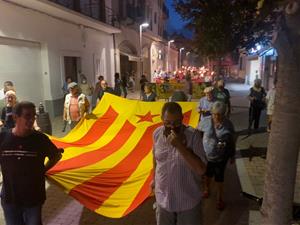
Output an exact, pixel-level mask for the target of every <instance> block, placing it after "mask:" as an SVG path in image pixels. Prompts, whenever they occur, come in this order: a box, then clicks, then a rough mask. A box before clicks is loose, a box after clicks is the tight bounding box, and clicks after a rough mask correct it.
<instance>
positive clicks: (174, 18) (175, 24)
mask: <svg viewBox="0 0 300 225" xmlns="http://www.w3.org/2000/svg"><path fill="white" fill-rule="evenodd" d="M165 3H166V6H167V8H168V9H169V20H168V22H167V26H166V27H167V32H168V34H172V33H174V32H175V31H177V32H178V31H179V32H180V33H183V34H184V36H186V37H188V38H191V37H192V33H191V31H188V30H186V29H184V26H185V24H186V22H184V21H183V20H182V18H181V16H180V15H179V14H178V13H177V12H176V11H175V8H174V6H173V0H165Z"/></svg>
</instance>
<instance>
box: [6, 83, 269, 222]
mask: <svg viewBox="0 0 300 225" xmlns="http://www.w3.org/2000/svg"><path fill="white" fill-rule="evenodd" d="M227 88H229V89H230V93H231V95H232V105H233V113H232V120H233V122H234V124H235V128H236V131H237V132H238V133H240V134H244V131H243V130H245V128H246V127H247V121H248V101H247V98H246V95H247V92H248V88H249V87H248V86H244V85H241V84H229V85H227ZM129 97H131V98H135V97H136V96H135V95H131V96H129ZM264 120H265V118H264V117H262V124H263V126H264ZM61 127H62V122H61V118H55V120H54V121H53V130H54V134H55V135H58V136H61V135H62V133H61V131H60V130H61ZM59 132H60V133H59ZM243 137H244V136H243ZM250 138H253V137H249V139H250ZM258 141H260V142H265V143H266V141H265V140H263V138H260V139H258ZM240 142H241V143H242V142H243V140H242V138H239V143H238V145H237V146H238V148H243V145H245V143H242V144H240ZM240 152H241V151H240V150H239V149H238V151H237V153H238V154H237V161H236V163H235V164H232V165H231V164H228V167H227V170H226V175H225V202H226V208H225V210H224V211H222V212H220V211H218V210H217V209H216V192H215V190H214V188H212V194H211V196H210V198H208V199H204V200H203V218H204V224H205V225H228V224H231V225H248V224H250V225H254V224H255V223H252V222H251V223H249V221H251V218H249V212H250V210H257V209H258V206H257V205H256V203H254V202H253V201H251V200H248V199H246V198H245V197H243V196H242V195H241V191H242V189H241V184H240V179H239V176H238V174H240V176H242V175H241V174H242V173H243V172H242V173H241V171H238V170H240V169H241V168H242V167H241V160H242V159H241V155H240ZM258 179H261V180H263V178H258ZM242 180H243V179H242ZM242 182H244V181H242ZM253 185H254V184H252V186H253ZM242 186H245V184H244V183H242ZM243 190H244V191H247V187H246V186H245V187H243ZM252 194H255V193H252ZM153 203H154V198H153V197H151V198H149V199H148V200H146V201H145V202H144V203H143V204H142V205H141V206H140V207H139V208H138V209H137V210H135V211H134V212H133V213H131V214H130V215H128V216H126V217H124V218H121V219H111V218H106V217H103V216H101V215H98V214H96V213H94V212H92V211H90V210H88V209H86V208H84V207H83V206H82V205H80V204H79V203H78V202H77V201H76V200H74V199H73V198H71V197H69V196H68V195H67V194H65V193H63V191H62V190H61V189H60V188H59V187H57V186H56V185H54V184H47V201H46V203H45V205H44V208H43V218H44V224H46V225H65V224H70V225H91V224H99V225H100V224H101V225H109V224H115V225H121V224H122V225H154V224H155V211H154V210H153ZM0 224H4V220H3V215H1V221H0Z"/></svg>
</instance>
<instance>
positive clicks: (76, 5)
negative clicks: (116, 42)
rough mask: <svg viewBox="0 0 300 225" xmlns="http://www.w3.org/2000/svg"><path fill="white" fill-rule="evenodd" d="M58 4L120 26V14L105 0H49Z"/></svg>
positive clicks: (117, 26)
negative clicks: (107, 4)
mask: <svg viewBox="0 0 300 225" xmlns="http://www.w3.org/2000/svg"><path fill="white" fill-rule="evenodd" d="M48 1H50V2H53V3H56V4H58V5H61V6H64V7H66V8H68V9H71V10H73V11H76V12H79V13H81V14H83V15H85V16H88V17H91V18H93V19H95V20H98V21H100V22H103V23H106V24H109V25H111V26H114V27H116V28H119V27H120V22H119V18H118V16H117V15H116V14H115V13H114V12H113V10H112V9H111V8H108V7H106V6H105V1H103V0H89V1H83V0H48Z"/></svg>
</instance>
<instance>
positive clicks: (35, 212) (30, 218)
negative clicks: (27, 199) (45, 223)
mask: <svg viewBox="0 0 300 225" xmlns="http://www.w3.org/2000/svg"><path fill="white" fill-rule="evenodd" d="M1 205H2V208H3V212H4V219H5V222H6V225H42V205H37V206H32V207H23V206H18V205H14V204H8V203H5V202H3V201H1Z"/></svg>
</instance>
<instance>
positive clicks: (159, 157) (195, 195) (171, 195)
mask: <svg viewBox="0 0 300 225" xmlns="http://www.w3.org/2000/svg"><path fill="white" fill-rule="evenodd" d="M184 135H185V137H186V145H187V147H188V149H190V150H191V151H193V152H194V154H195V155H197V156H198V157H199V158H200V159H201V160H202V161H203V162H205V163H206V156H205V152H204V150H203V145H202V138H201V135H200V132H199V131H197V130H195V129H194V128H192V127H186V128H185V130H184ZM153 139H154V148H153V152H154V157H155V161H156V168H155V196H156V201H157V204H159V205H160V206H161V207H162V208H164V209H166V210H167V211H170V212H181V211H185V210H189V209H192V208H193V207H195V206H196V205H197V204H198V203H199V202H200V201H201V197H202V193H201V187H200V186H201V185H200V181H201V176H200V175H198V174H196V173H195V172H194V171H193V170H192V169H191V168H190V166H189V165H188V164H187V162H186V161H185V159H184V158H183V157H182V155H181V154H180V153H179V151H178V150H177V149H176V148H175V147H173V146H172V145H171V144H170V143H169V142H168V141H167V138H166V136H165V135H164V126H161V127H159V128H157V129H156V130H155V131H154V133H153Z"/></svg>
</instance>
